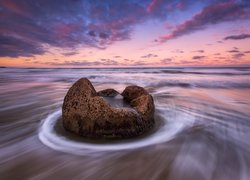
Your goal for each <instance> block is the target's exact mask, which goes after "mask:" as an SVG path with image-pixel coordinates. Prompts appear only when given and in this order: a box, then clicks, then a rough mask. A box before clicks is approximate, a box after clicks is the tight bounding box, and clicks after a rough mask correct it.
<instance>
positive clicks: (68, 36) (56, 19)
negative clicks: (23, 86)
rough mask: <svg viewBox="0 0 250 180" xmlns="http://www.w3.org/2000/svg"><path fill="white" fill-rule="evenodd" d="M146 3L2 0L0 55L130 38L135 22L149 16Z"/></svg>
mask: <svg viewBox="0 0 250 180" xmlns="http://www.w3.org/2000/svg"><path fill="white" fill-rule="evenodd" d="M146 4H147V3H146V2H143V3H138V2H137V1H119V2H114V1H105V2H104V1H95V0H94V1H93V0H85V1H80V0H72V1H71V0H69V1H61V0H53V1H44V0H36V1H33V0H25V1H24V0H2V1H0V7H1V8H0V11H1V15H0V16H1V18H0V24H1V27H0V32H1V37H0V49H1V50H0V56H2V57H4V56H9V57H19V56H33V55H42V54H44V53H46V52H49V49H50V47H56V48H62V49H71V50H74V51H76V50H77V49H78V48H85V47H94V48H100V49H105V48H107V47H108V46H109V45H111V44H113V43H115V42H117V41H122V40H127V39H130V34H131V32H132V30H133V28H134V26H135V25H137V24H138V23H140V22H144V21H145V20H146V19H149V18H152V17H153V14H152V15H147V12H146ZM131 10H133V11H131ZM6 39H8V40H6Z"/></svg>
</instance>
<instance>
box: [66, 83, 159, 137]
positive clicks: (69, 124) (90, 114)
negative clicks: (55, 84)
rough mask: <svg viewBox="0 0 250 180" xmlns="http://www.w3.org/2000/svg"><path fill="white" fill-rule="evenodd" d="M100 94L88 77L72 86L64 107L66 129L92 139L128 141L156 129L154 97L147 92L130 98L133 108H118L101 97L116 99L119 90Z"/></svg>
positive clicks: (105, 91)
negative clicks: (103, 138)
mask: <svg viewBox="0 0 250 180" xmlns="http://www.w3.org/2000/svg"><path fill="white" fill-rule="evenodd" d="M125 91H126V89H125ZM100 92H101V93H100ZM100 92H98V93H97V92H96V91H95V89H94V87H93V85H92V84H91V82H90V81H89V80H88V79H86V78H82V79H79V80H78V81H77V82H76V83H75V84H73V86H72V87H71V88H70V89H69V91H68V93H67V95H66V96H65V98H64V103H63V107H62V120H63V126H64V128H65V129H66V130H68V131H70V132H73V133H75V134H78V135H81V136H85V137H91V138H92V137H93V138H102V137H105V138H106V137H108V138H128V137H134V136H138V135H141V134H143V133H144V132H145V131H147V130H149V129H150V128H151V127H152V126H153V124H154V118H153V115H154V105H153V98H152V96H150V95H149V94H148V93H147V94H146V93H145V94H142V95H140V94H141V93H138V92H134V94H137V95H136V96H135V95H133V97H130V96H129V97H130V98H129V99H130V102H129V103H130V105H131V108H115V107H112V106H111V105H110V104H109V103H107V102H106V101H105V100H104V98H103V97H101V96H100V95H103V96H114V95H115V94H116V92H117V91H115V90H113V89H112V90H104V91H100ZM145 92H146V90H145ZM117 93H118V92H117ZM128 94H130V92H128ZM124 98H125V97H124Z"/></svg>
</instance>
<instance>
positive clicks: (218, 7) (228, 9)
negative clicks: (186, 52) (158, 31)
mask: <svg viewBox="0 0 250 180" xmlns="http://www.w3.org/2000/svg"><path fill="white" fill-rule="evenodd" d="M248 18H250V6H249V4H243V3H242V2H236V1H229V2H221V3H215V4H211V5H208V6H207V7H205V8H204V9H203V10H202V11H201V12H200V13H198V14H196V15H194V16H193V17H192V18H191V19H190V20H188V21H185V22H184V23H182V24H179V25H177V27H176V29H175V30H174V31H172V32H171V33H170V34H167V35H165V36H162V37H160V42H166V41H168V40H170V39H174V38H177V37H180V36H183V35H186V34H190V33H193V32H195V31H199V30H202V29H205V28H206V27H207V26H208V25H212V24H218V23H221V22H227V21H234V20H240V19H241V20H246V19H248Z"/></svg>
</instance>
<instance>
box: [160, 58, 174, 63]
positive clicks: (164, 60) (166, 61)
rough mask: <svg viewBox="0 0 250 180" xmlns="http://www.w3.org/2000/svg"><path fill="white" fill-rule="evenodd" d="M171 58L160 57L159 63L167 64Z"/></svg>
mask: <svg viewBox="0 0 250 180" xmlns="http://www.w3.org/2000/svg"><path fill="white" fill-rule="evenodd" d="M172 61H173V60H172V59H171V58H165V59H162V60H160V63H161V64H169V63H171V62H172Z"/></svg>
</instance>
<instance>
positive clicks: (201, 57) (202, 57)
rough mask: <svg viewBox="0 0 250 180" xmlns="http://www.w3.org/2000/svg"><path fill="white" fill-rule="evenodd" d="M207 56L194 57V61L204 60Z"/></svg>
mask: <svg viewBox="0 0 250 180" xmlns="http://www.w3.org/2000/svg"><path fill="white" fill-rule="evenodd" d="M205 57H206V56H193V57H192V59H193V60H202V59H204V58H205Z"/></svg>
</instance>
